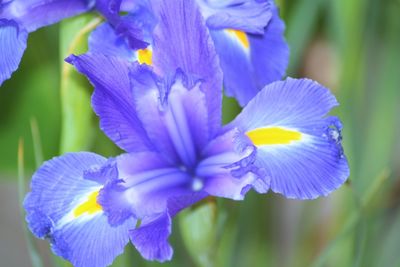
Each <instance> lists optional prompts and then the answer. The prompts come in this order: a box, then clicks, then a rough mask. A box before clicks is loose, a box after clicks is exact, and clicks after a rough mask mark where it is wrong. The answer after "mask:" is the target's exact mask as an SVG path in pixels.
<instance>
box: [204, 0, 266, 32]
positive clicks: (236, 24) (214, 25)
mask: <svg viewBox="0 0 400 267" xmlns="http://www.w3.org/2000/svg"><path fill="white" fill-rule="evenodd" d="M197 3H198V5H199V7H200V9H201V12H202V14H203V16H204V17H205V18H206V22H207V26H208V27H210V28H211V29H214V30H216V29H226V28H233V29H237V30H240V31H245V32H249V33H255V34H262V33H263V32H264V28H265V26H267V24H268V22H269V20H270V19H271V12H270V4H271V3H270V2H269V1H256V0H223V1H221V0H211V1H210V0H197Z"/></svg>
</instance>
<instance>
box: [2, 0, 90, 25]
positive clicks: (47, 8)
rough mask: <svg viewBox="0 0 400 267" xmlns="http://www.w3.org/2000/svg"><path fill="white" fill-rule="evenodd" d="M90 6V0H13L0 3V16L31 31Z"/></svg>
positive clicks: (81, 11)
mask: <svg viewBox="0 0 400 267" xmlns="http://www.w3.org/2000/svg"><path fill="white" fill-rule="evenodd" d="M92 7H93V1H91V0H47V1H43V0H14V1H9V2H7V3H4V4H1V8H0V17H1V18H5V19H9V20H14V21H16V22H17V23H18V24H19V26H20V27H21V28H22V29H24V30H26V31H28V32H32V31H35V30H36V29H38V28H41V27H43V26H47V25H51V24H53V23H57V22H59V21H61V20H62V19H65V18H68V17H71V16H75V15H78V14H80V13H83V12H86V11H88V10H90V8H92Z"/></svg>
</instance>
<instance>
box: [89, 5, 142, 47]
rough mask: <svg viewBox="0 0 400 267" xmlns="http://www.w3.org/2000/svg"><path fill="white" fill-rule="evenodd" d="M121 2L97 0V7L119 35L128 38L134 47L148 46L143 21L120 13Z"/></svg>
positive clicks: (130, 44)
mask: <svg viewBox="0 0 400 267" xmlns="http://www.w3.org/2000/svg"><path fill="white" fill-rule="evenodd" d="M121 2H122V1H121V0H97V1H96V8H97V10H99V11H100V12H101V13H102V14H103V15H104V16H105V17H106V18H107V20H108V21H109V23H110V24H111V25H112V26H113V27H114V29H115V31H116V33H117V35H118V36H123V37H124V38H126V39H127V40H128V43H129V46H130V47H131V48H132V49H142V48H146V47H147V45H148V43H147V42H145V41H144V34H143V28H142V27H141V26H142V25H141V23H138V21H137V20H135V19H132V18H131V17H130V16H120V15H119V12H120V9H121Z"/></svg>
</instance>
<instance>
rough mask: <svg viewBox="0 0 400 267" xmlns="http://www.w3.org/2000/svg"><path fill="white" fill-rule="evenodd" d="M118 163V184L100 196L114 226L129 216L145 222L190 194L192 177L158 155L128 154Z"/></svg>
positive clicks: (107, 188)
mask: <svg viewBox="0 0 400 267" xmlns="http://www.w3.org/2000/svg"><path fill="white" fill-rule="evenodd" d="M117 162H118V166H117V167H118V172H119V180H115V181H113V182H111V183H109V184H107V185H106V186H105V187H104V188H103V189H102V190H101V192H100V195H99V203H100V204H101V205H102V207H103V208H104V210H105V212H106V213H107V215H108V216H109V219H110V220H109V222H110V223H111V224H112V225H114V224H119V223H121V222H122V221H124V220H125V219H127V218H129V217H130V216H133V217H135V218H138V219H143V218H144V217H146V216H154V215H155V214H159V213H162V212H164V211H165V210H166V209H167V201H168V199H169V198H170V197H173V196H176V195H182V194H184V193H188V192H191V188H190V182H191V177H190V176H189V175H188V174H187V173H185V172H183V171H182V170H180V169H179V168H177V167H176V166H173V165H171V164H170V163H168V162H167V161H165V160H164V156H163V155H161V154H159V153H155V152H141V153H132V154H126V155H123V156H120V157H118V158H117Z"/></svg>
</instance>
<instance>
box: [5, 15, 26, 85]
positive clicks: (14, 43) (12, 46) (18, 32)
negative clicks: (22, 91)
mask: <svg viewBox="0 0 400 267" xmlns="http://www.w3.org/2000/svg"><path fill="white" fill-rule="evenodd" d="M27 37H28V33H27V32H26V31H25V30H23V29H20V28H19V26H18V24H17V23H16V22H14V21H11V20H6V19H0V51H1V53H0V85H1V84H2V83H3V81H5V80H7V79H8V78H10V76H11V73H13V72H14V71H15V70H16V69H17V68H18V65H19V62H20V61H21V57H22V55H23V53H24V51H25V48H26V40H27Z"/></svg>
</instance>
